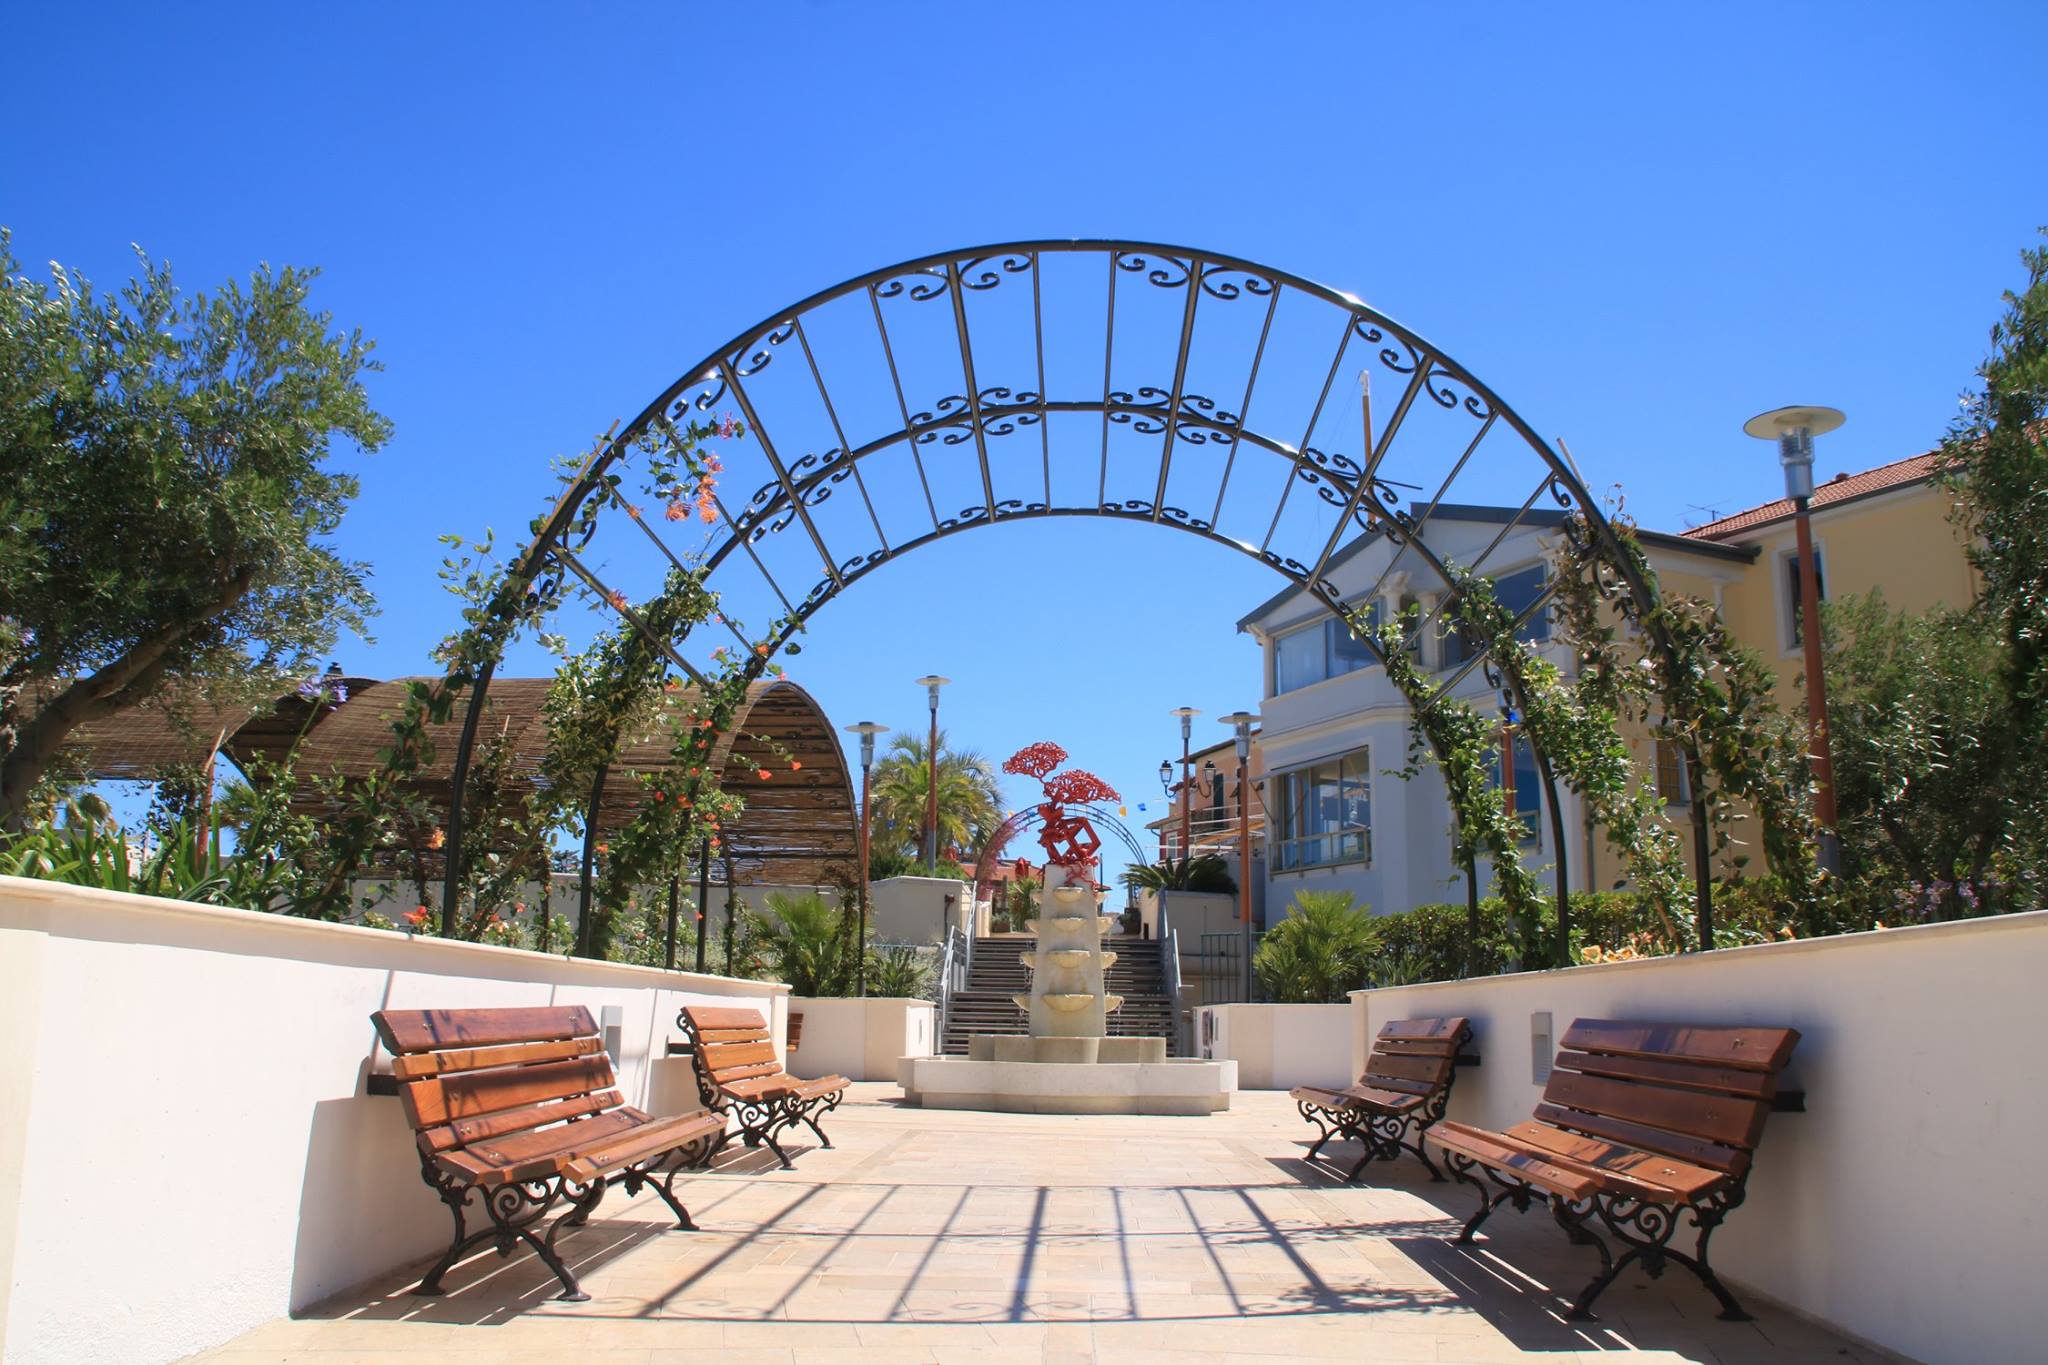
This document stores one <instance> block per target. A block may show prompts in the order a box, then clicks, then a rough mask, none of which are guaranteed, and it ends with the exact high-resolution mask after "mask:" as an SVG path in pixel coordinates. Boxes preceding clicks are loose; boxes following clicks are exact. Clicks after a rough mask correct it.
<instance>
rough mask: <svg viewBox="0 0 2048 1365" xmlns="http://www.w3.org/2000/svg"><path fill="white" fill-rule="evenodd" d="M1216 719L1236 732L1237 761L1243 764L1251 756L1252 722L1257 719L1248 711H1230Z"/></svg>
mask: <svg viewBox="0 0 2048 1365" xmlns="http://www.w3.org/2000/svg"><path fill="white" fill-rule="evenodd" d="M1216 719H1217V720H1219V721H1221V722H1222V723H1223V724H1225V725H1228V726H1230V727H1231V728H1232V729H1233V730H1235V731H1236V732H1237V761H1238V762H1240V763H1243V762H1244V761H1245V760H1247V759H1249V758H1250V757H1251V756H1252V722H1253V721H1255V720H1257V719H1258V717H1257V716H1255V715H1253V714H1252V713H1251V712H1249V711H1232V712H1231V713H1230V714H1229V715H1227V716H1218V717H1216Z"/></svg>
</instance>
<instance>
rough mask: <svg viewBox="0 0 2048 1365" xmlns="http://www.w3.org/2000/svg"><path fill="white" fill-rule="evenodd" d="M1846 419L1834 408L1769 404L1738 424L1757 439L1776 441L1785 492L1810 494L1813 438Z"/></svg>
mask: <svg viewBox="0 0 2048 1365" xmlns="http://www.w3.org/2000/svg"><path fill="white" fill-rule="evenodd" d="M1847 420H1848V419H1847V418H1846V417H1844V416H1843V415H1842V413H1841V412H1840V411H1839V410H1838V409H1835V408H1822V407H1789V408H1772V409H1771V410H1770V411H1769V412H1763V413H1758V414H1757V415H1756V416H1754V417H1752V418H1750V419H1749V420H1748V421H1747V422H1744V423H1743V424H1742V429H1743V431H1744V432H1746V433H1747V434H1749V435H1751V436H1754V437H1756V438H1757V439H1758V440H1760V441H1776V442H1777V443H1778V463H1779V465H1781V466H1782V467H1783V468H1784V470H1785V496H1786V497H1788V498H1795V499H1805V498H1811V497H1812V496H1813V438H1814V437H1816V436H1825V435H1826V434H1827V433H1828V432H1830V431H1833V430H1834V429H1835V428H1836V427H1839V426H1841V425H1842V423H1843V422H1845V421H1847Z"/></svg>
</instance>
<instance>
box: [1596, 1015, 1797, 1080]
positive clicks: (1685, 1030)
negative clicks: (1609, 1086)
mask: <svg viewBox="0 0 2048 1365" xmlns="http://www.w3.org/2000/svg"><path fill="white" fill-rule="evenodd" d="M1798 1042H1799V1030H1798V1029H1790V1028H1753V1027H1744V1026H1721V1025H1711V1024H1666V1023H1653V1022H1645V1021H1642V1020H1629V1019H1577V1020H1574V1021H1573V1022H1572V1026H1571V1027H1570V1028H1569V1029H1567V1030H1565V1035H1564V1039H1563V1046H1564V1047H1567V1048H1570V1049H1572V1050H1573V1051H1575V1052H1614V1053H1620V1054H1622V1055H1623V1056H1629V1057H1656V1058H1662V1059H1664V1060H1667V1061H1677V1060H1690V1061H1695V1062H1705V1063H1708V1064H1710V1065H1715V1066H1732V1067H1738V1068H1740V1069H1741V1070H1744V1071H1777V1070H1780V1069H1781V1068H1783V1067H1784V1065H1785V1063H1786V1062H1787V1061H1789V1060H1790V1059H1791V1056H1792V1049H1793V1048H1794V1047H1795V1046H1797V1045H1798Z"/></svg>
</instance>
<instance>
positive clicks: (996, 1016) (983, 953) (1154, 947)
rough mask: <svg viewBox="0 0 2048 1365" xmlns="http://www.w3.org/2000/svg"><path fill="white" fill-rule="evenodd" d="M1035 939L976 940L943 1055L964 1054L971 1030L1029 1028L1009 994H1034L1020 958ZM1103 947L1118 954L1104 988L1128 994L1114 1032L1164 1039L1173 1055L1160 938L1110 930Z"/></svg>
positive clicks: (1112, 1021)
mask: <svg viewBox="0 0 2048 1365" xmlns="http://www.w3.org/2000/svg"><path fill="white" fill-rule="evenodd" d="M1036 943H1037V940H1036V939H1034V938H1032V937H1031V936H1030V935H1029V934H998V935H996V936H995V937H993V938H978V939H976V940H975V941H974V970H973V971H972V972H970V973H969V974H968V978H967V989H965V990H963V991H959V992H957V993H956V994H955V995H954V996H953V1014H952V1018H951V1019H950V1020H948V1021H947V1025H946V1036H945V1038H944V1039H942V1040H941V1042H940V1051H941V1053H942V1054H943V1055H944V1056H948V1057H965V1056H966V1055H967V1038H968V1035H969V1034H973V1033H1009V1034H1024V1033H1029V1032H1030V1031H1031V1030H1030V1025H1029V1021H1028V1020H1027V1019H1026V1017H1025V1015H1024V1011H1022V1010H1020V1009H1018V1008H1017V1006H1016V1005H1015V1004H1014V1003H1013V1002H1012V1001H1011V999H1010V997H1011V996H1013V995H1029V994H1030V993H1031V969H1030V968H1029V967H1026V966H1025V965H1024V964H1023V963H1022V962H1020V961H1018V960H1017V958H1018V955H1019V954H1020V953H1028V952H1031V951H1032V950H1033V948H1034V946H1035V945H1036ZM1102 946H1103V948H1104V949H1106V950H1107V951H1109V952H1112V953H1115V954H1116V961H1115V962H1113V963H1111V964H1110V968H1109V972H1108V974H1107V976H1106V977H1105V979H1104V988H1105V989H1106V990H1107V991H1108V992H1109V993H1110V994H1111V995H1121V996H1122V997H1123V998H1124V1007H1123V1008H1122V1009H1120V1010H1118V1011H1117V1012H1116V1013H1115V1014H1112V1015H1110V1016H1109V1033H1110V1036H1111V1037H1112V1038H1164V1039H1166V1050H1167V1053H1168V1055H1172V1053H1173V1051H1174V1035H1175V1033H1176V1030H1175V1028H1174V1017H1173V1015H1174V1011H1173V1004H1172V1002H1170V1001H1169V1000H1168V999H1167V998H1166V992H1165V989H1164V983H1163V981H1162V978H1161V975H1160V966H1159V943H1158V941H1157V940H1156V939H1144V938H1126V937H1124V936H1123V935H1121V934H1112V935H1110V936H1109V937H1107V938H1105V939H1103V940H1102Z"/></svg>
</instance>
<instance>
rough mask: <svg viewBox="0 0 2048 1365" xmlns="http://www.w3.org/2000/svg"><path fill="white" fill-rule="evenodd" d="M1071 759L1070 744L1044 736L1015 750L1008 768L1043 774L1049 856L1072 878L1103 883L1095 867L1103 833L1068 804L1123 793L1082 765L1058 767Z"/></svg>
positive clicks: (1041, 811) (1042, 838)
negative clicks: (1092, 870)
mask: <svg viewBox="0 0 2048 1365" xmlns="http://www.w3.org/2000/svg"><path fill="white" fill-rule="evenodd" d="M1066 761H1067V751H1066V750H1065V749H1062V748H1061V747H1060V746H1059V745H1057V744H1054V743H1053V742H1052V741H1051V740H1040V741H1039V742H1038V743H1036V744H1027V745H1025V746H1024V747H1023V748H1021V749H1019V750H1018V751H1017V752H1016V753H1014V754H1011V755H1010V757H1009V758H1008V759H1007V760H1006V761H1005V762H1004V763H1003V771H1004V772H1006V773H1016V774H1018V775H1020V776H1025V777H1035V778H1037V779H1038V782H1039V785H1040V786H1041V787H1043V788H1044V789H1045V801H1044V802H1043V803H1042V804H1041V805H1040V806H1039V807H1038V815H1039V818H1040V819H1041V820H1042V821H1043V822H1044V823H1043V824H1042V825H1041V826H1040V828H1039V831H1038V842H1039V843H1040V844H1041V845H1043V846H1044V848H1045V861H1046V862H1047V863H1049V864H1051V865H1053V866H1055V867H1059V868H1061V869H1063V870H1064V871H1065V872H1066V874H1067V880H1068V882H1069V883H1073V884H1080V885H1085V886H1091V887H1092V886H1096V885H1099V883H1097V882H1096V880H1095V875H1094V873H1093V872H1091V871H1090V869H1091V868H1093V867H1094V866H1095V861H1096V859H1095V850H1097V849H1098V848H1101V847H1102V837H1101V836H1100V835H1098V834H1097V833H1096V832H1095V826H1094V825H1092V824H1090V823H1089V822H1088V817H1087V816H1085V815H1082V814H1080V813H1079V812H1078V811H1076V812H1072V813H1070V812H1069V811H1068V810H1067V807H1068V806H1070V805H1083V804H1086V803H1088V802H1091V801H1116V800H1119V799H1121V798H1119V797H1118V796H1117V794H1116V788H1114V787H1112V786H1110V785H1109V784H1108V783H1107V782H1104V781H1103V780H1102V779H1101V778H1099V777H1097V776H1096V775H1095V774H1094V773H1091V772H1087V771H1084V770H1083V769H1080V768H1069V769H1067V770H1066V771H1065V772H1054V771H1053V769H1055V768H1057V767H1059V765H1060V764H1062V763H1064V762H1066Z"/></svg>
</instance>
